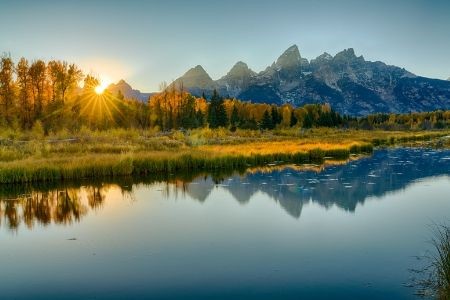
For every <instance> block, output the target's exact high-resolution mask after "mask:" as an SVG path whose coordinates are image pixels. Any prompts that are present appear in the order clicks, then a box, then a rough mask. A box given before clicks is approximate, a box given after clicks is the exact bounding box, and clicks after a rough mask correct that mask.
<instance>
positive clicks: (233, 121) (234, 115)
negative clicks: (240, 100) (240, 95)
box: [230, 105, 239, 127]
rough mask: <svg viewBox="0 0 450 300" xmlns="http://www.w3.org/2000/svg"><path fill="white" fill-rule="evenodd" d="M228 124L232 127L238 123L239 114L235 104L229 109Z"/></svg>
mask: <svg viewBox="0 0 450 300" xmlns="http://www.w3.org/2000/svg"><path fill="white" fill-rule="evenodd" d="M230 124H231V126H232V127H237V126H238V125H239V114H238V110H237V107H236V105H233V110H232V111H231V117H230Z"/></svg>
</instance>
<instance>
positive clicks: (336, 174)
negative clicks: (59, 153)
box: [0, 149, 450, 230]
mask: <svg viewBox="0 0 450 300" xmlns="http://www.w3.org/2000/svg"><path fill="white" fill-rule="evenodd" d="M449 175H450V151H449V150H443V151H434V150H427V149H391V150H379V151H376V152H375V153H374V154H373V156H371V157H366V158H362V159H359V160H354V161H350V162H348V163H346V164H339V163H338V164H332V165H326V166H317V165H308V166H290V167H287V168H285V167H275V168H269V169H267V168H266V169H264V168H259V169H253V170H248V171H247V172H246V173H243V172H242V170H241V172H240V173H236V172H234V173H233V172H230V171H227V172H226V173H224V172H215V173H212V174H205V173H200V174H198V173H197V174H195V173H192V172H191V173H188V174H177V175H176V176H175V175H169V176H153V177H146V178H128V177H124V178H120V180H117V179H116V180H115V182H112V183H108V184H105V183H101V182H100V183H95V182H94V183H93V182H92V181H90V182H74V183H70V184H68V183H65V184H64V185H54V186H48V185H47V186H42V185H41V186H39V185H37V186H36V185H15V186H14V185H13V186H2V187H1V188H0V226H2V227H6V228H9V229H11V230H17V228H18V227H19V226H20V224H21V223H23V224H25V225H26V226H27V227H28V228H30V229H31V228H33V226H34V225H35V224H36V223H38V224H41V225H44V226H46V225H49V224H52V223H53V224H61V225H69V224H72V223H74V222H79V221H80V220H81V219H82V218H83V217H84V216H85V215H86V214H88V212H89V211H90V210H100V209H102V207H103V206H104V205H106V204H105V203H107V202H108V197H109V196H108V193H109V190H110V189H111V188H113V187H114V189H118V190H120V191H121V193H122V198H131V199H133V197H134V189H136V188H140V187H141V186H142V185H144V186H146V187H147V188H149V189H155V188H157V189H161V190H162V197H164V198H170V199H177V198H179V197H181V198H185V197H187V196H188V198H191V199H195V200H197V201H199V202H200V203H203V202H204V201H206V200H207V199H209V195H210V193H211V191H212V190H213V189H214V188H216V187H220V188H222V189H223V190H226V191H228V192H230V194H231V195H232V196H233V198H234V199H235V200H236V201H238V202H239V203H241V204H246V203H248V202H249V201H250V199H252V197H253V195H255V194H256V193H264V194H266V195H267V196H269V197H270V198H271V199H273V200H274V201H276V202H277V203H278V204H279V205H280V207H281V208H283V209H284V210H285V211H286V212H287V213H288V214H289V215H291V216H292V217H294V218H299V217H300V216H301V211H302V207H303V204H304V203H308V202H314V203H317V204H319V205H321V206H323V207H326V208H329V207H331V206H336V207H338V208H340V209H343V210H346V211H349V212H354V211H355V209H356V207H357V205H358V204H362V203H364V201H366V199H367V198H369V197H375V198H377V197H382V196H383V195H385V194H386V193H389V192H395V191H398V190H402V189H405V188H406V187H407V186H408V185H410V184H413V183H414V182H416V181H420V180H422V179H423V178H426V177H433V176H449Z"/></svg>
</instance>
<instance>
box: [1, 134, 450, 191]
mask: <svg viewBox="0 0 450 300" xmlns="http://www.w3.org/2000/svg"><path fill="white" fill-rule="evenodd" d="M449 134H450V131H420V132H393V131H361V130H335V129H313V130H308V131H300V130H286V131H267V132H260V131H237V132H230V131H228V130H221V129H219V130H209V129H202V130H194V131H189V132H180V131H177V132H173V133H167V134H161V133H158V132H148V131H142V132H139V131H137V130H110V131H105V132H88V131H86V132H79V133H77V134H68V133H66V134H60V135H51V136H46V137H44V136H32V135H30V136H29V137H28V138H27V139H23V137H22V139H17V138H16V139H14V138H3V139H2V140H0V143H1V146H0V183H23V182H39V181H47V182H53V181H61V180H69V179H70V180H73V179H81V178H102V177H117V176H125V175H127V176H128V175H133V176H140V175H149V174H155V173H161V174H170V173H174V172H189V171H215V170H232V169H237V170H239V169H245V168H248V167H254V166H264V165H267V164H271V163H274V162H277V163H294V164H302V163H312V162H314V163H316V162H317V163H318V162H322V161H323V160H324V159H326V158H332V159H342V160H345V159H348V158H349V157H350V156H351V155H353V154H364V153H371V152H372V151H373V148H374V147H378V146H383V145H396V144H405V143H416V142H423V141H432V140H436V139H439V138H442V137H444V136H448V135H449Z"/></svg>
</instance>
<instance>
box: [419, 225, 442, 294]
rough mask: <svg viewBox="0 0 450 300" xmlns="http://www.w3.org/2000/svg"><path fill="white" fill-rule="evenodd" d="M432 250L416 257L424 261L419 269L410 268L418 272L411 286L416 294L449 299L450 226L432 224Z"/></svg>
mask: <svg viewBox="0 0 450 300" xmlns="http://www.w3.org/2000/svg"><path fill="white" fill-rule="evenodd" d="M431 231H432V235H433V237H432V239H431V245H432V248H433V249H432V250H431V251H430V253H429V254H428V255H425V256H423V257H418V258H419V259H420V260H424V261H425V265H424V266H423V267H421V268H420V269H413V270H411V271H412V272H413V273H415V274H418V276H419V279H414V280H413V284H412V286H413V287H415V288H416V294H417V295H419V296H422V297H427V298H434V299H440V300H448V299H450V227H449V226H448V225H436V224H435V225H433V226H432V230H431Z"/></svg>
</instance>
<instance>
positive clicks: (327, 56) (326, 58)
mask: <svg viewBox="0 0 450 300" xmlns="http://www.w3.org/2000/svg"><path fill="white" fill-rule="evenodd" d="M332 59H333V56H332V55H331V54H329V53H328V52H324V53H323V54H321V55H319V56H317V57H316V60H324V61H330V60H332Z"/></svg>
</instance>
